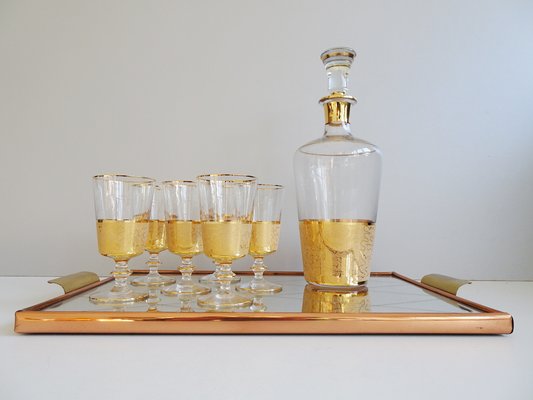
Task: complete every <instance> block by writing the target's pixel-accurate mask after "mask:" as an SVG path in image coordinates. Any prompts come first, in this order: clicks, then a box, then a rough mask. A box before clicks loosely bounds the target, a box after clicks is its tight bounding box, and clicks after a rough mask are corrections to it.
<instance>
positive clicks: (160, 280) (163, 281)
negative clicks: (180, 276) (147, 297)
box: [130, 274, 176, 286]
mask: <svg viewBox="0 0 533 400" xmlns="http://www.w3.org/2000/svg"><path fill="white" fill-rule="evenodd" d="M130 283H131V284H132V285H133V286H166V285H172V284H173V283H176V278H173V277H170V276H163V275H160V274H148V275H145V276H141V277H139V278H135V279H133V280H132V281H131V282H130Z"/></svg>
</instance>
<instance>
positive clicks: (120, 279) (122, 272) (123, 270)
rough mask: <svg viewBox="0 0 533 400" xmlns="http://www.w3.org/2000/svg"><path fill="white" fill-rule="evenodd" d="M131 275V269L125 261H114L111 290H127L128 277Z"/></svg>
mask: <svg viewBox="0 0 533 400" xmlns="http://www.w3.org/2000/svg"><path fill="white" fill-rule="evenodd" d="M130 275H131V270H130V269H129V268H128V262H127V261H117V262H115V269H114V270H113V277H114V278H115V285H114V287H113V291H115V292H127V291H128V289H129V287H128V277H129V276H130Z"/></svg>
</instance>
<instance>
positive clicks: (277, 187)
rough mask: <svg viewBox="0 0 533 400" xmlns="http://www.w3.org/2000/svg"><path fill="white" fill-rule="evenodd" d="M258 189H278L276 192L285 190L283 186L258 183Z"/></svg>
mask: <svg viewBox="0 0 533 400" xmlns="http://www.w3.org/2000/svg"><path fill="white" fill-rule="evenodd" d="M257 189H258V190H259V189H276V190H279V189H283V185H276V184H272V183H258V184H257Z"/></svg>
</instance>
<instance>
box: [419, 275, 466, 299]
mask: <svg viewBox="0 0 533 400" xmlns="http://www.w3.org/2000/svg"><path fill="white" fill-rule="evenodd" d="M422 283H423V284H425V285H428V286H431V287H434V288H437V289H440V290H444V291H445V292H448V293H451V294H453V295H456V294H457V291H458V290H459V288H460V287H461V286H463V285H466V284H471V283H472V282H470V281H466V280H464V279H457V278H453V277H451V276H446V275H440V274H429V275H426V276H424V277H423V278H422Z"/></svg>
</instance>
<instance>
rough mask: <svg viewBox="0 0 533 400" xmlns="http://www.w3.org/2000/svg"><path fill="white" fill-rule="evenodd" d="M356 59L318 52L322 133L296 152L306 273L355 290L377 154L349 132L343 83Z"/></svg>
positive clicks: (368, 234) (367, 255)
mask: <svg viewBox="0 0 533 400" xmlns="http://www.w3.org/2000/svg"><path fill="white" fill-rule="evenodd" d="M354 57H355V52H353V50H351V49H347V48H336V49H330V50H328V51H326V52H324V53H323V54H322V59H323V61H324V64H325V66H326V71H327V75H328V80H329V85H328V86H329V88H330V91H331V92H330V94H329V95H328V96H326V97H324V98H323V99H322V100H321V104H322V105H323V107H324V112H325V119H326V124H325V129H324V134H323V136H322V137H321V138H319V139H317V140H314V141H312V142H310V143H307V144H305V145H303V146H302V147H300V148H299V149H298V150H297V151H296V153H295V156H294V174H295V180H296V193H297V200H298V218H299V221H300V241H301V250H302V258H303V268H304V276H305V279H306V280H307V282H309V283H311V284H314V285H318V286H328V287H343V288H354V287H358V286H359V285H362V284H364V283H365V282H366V281H367V280H368V278H369V275H370V263H371V256H372V248H373V241H374V231H375V222H376V218H377V207H378V198H379V187H380V177H381V152H380V151H379V149H378V148H377V147H376V146H375V145H373V144H371V143H369V142H367V141H364V140H361V139H357V138H355V137H353V136H352V132H351V125H350V120H349V117H350V107H351V106H352V105H353V104H354V103H355V99H354V98H353V97H351V96H349V95H348V94H347V87H346V85H347V81H348V71H349V68H350V66H351V63H352V60H353V58H354Z"/></svg>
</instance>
